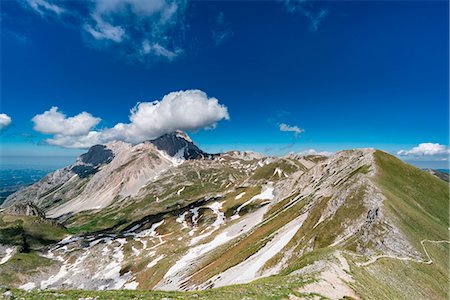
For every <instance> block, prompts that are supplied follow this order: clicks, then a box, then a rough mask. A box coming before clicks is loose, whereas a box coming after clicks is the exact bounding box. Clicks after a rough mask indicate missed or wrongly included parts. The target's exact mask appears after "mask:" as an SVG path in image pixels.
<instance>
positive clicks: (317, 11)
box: [284, 0, 328, 31]
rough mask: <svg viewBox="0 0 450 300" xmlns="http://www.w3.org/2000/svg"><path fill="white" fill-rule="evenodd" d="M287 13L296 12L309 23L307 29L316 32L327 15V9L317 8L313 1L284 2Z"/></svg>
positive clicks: (296, 0) (292, 0)
mask: <svg viewBox="0 0 450 300" xmlns="http://www.w3.org/2000/svg"><path fill="white" fill-rule="evenodd" d="M284 4H285V7H286V9H287V11H288V12H290V13H294V12H298V13H300V14H301V15H303V16H304V17H305V18H307V19H308V20H309V21H310V26H309V29H310V30H311V31H317V30H318V29H319V27H320V24H321V22H322V20H323V19H324V18H325V17H326V16H327V15H328V9H324V8H317V7H315V5H314V4H313V1H307V0H300V1H298V0H284Z"/></svg>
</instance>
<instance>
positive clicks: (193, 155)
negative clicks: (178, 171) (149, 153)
mask: <svg viewBox="0 0 450 300" xmlns="http://www.w3.org/2000/svg"><path fill="white" fill-rule="evenodd" d="M150 143H152V144H153V145H155V146H156V148H158V149H159V150H161V151H165V152H166V153H167V154H169V155H170V156H174V157H179V158H183V159H198V158H213V157H214V155H213V154H208V153H206V152H204V151H202V150H201V149H200V148H198V147H197V145H195V144H194V143H193V142H192V140H191V139H190V137H189V136H188V135H187V134H186V133H185V132H182V131H175V132H172V133H168V134H165V135H163V136H160V137H159V138H157V139H154V140H151V141H150Z"/></svg>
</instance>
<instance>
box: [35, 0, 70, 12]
mask: <svg viewBox="0 0 450 300" xmlns="http://www.w3.org/2000/svg"><path fill="white" fill-rule="evenodd" d="M26 3H27V4H28V5H29V6H30V7H31V8H32V9H33V10H35V11H36V12H38V13H39V14H41V15H44V14H45V13H46V12H51V13H54V14H57V15H60V14H62V13H64V12H66V10H65V9H64V8H62V7H60V6H58V5H56V4H53V3H50V2H48V1H46V0H26Z"/></svg>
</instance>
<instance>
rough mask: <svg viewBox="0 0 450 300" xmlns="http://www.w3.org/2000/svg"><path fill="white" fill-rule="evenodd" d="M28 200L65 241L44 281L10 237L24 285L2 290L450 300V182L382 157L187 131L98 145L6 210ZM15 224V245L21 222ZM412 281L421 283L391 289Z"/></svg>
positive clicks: (48, 252)
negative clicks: (304, 152)
mask: <svg viewBox="0 0 450 300" xmlns="http://www.w3.org/2000/svg"><path fill="white" fill-rule="evenodd" d="M77 166H78V167H77ZM80 166H81V167H80ZM74 168H75V170H74ZM80 170H82V171H81V172H80ZM77 172H78V173H77ZM24 201H33V202H34V203H35V204H36V205H37V206H39V207H41V208H42V209H44V210H45V211H46V214H47V216H48V217H52V218H57V219H58V220H59V221H60V222H62V223H63V224H64V226H65V227H64V229H63V230H64V232H63V233H61V231H60V230H61V229H58V231H57V232H58V234H57V235H56V234H55V236H57V237H61V235H62V236H65V238H64V239H62V238H59V241H54V242H53V241H51V242H42V243H34V244H33V246H32V247H31V251H30V253H31V254H30V253H29V254H27V255H32V259H33V262H34V263H35V269H34V270H33V269H32V268H31V269H30V270H28V271H26V272H22V273H20V274H18V273H17V272H14V271H12V270H17V266H16V265H15V264H17V261H16V260H15V256H14V255H11V253H17V254H16V255H23V253H19V250H18V248H17V246H16V245H14V244H8V242H7V239H6V238H4V239H1V243H2V244H3V248H4V249H5V251H4V254H3V259H2V262H3V263H2V264H1V265H0V271H3V272H4V273H5V274H8V278H15V280H10V281H8V280H7V279H6V278H4V277H2V276H0V281H1V282H3V283H4V284H5V283H6V284H9V285H11V286H15V287H20V288H21V289H26V290H30V289H35V288H40V289H59V290H70V289H80V288H81V289H88V290H105V289H107V290H109V289H139V290H149V289H156V290H167V291H171V290H176V291H180V290H205V289H210V288H219V289H212V290H211V292H208V294H202V293H200V294H199V295H200V296H201V295H206V296H205V297H206V298H215V297H218V298H219V299H220V298H221V297H219V295H224V294H222V292H223V291H224V290H221V289H220V287H223V286H229V285H231V286H232V287H230V288H231V289H235V291H239V286H235V284H245V285H246V286H248V289H249V290H251V289H252V287H255V286H258V284H259V283H258V282H262V283H264V284H266V285H267V284H269V285H270V284H272V283H274V282H275V281H276V280H278V282H279V283H282V282H283V283H289V284H288V286H286V288H285V289H283V292H282V293H284V294H283V295H284V297H286V298H287V297H288V296H289V297H291V298H293V297H307V296H308V295H311V294H314V295H317V294H319V295H323V296H326V297H328V298H331V299H340V298H342V297H344V296H348V297H352V298H355V299H357V298H359V297H363V298H373V299H377V298H378V299H379V298H405V299H408V298H409V299H410V298H411V297H415V298H421V297H422V296H424V295H427V298H432V299H444V298H446V296H448V291H447V286H448V275H447V272H446V270H447V269H446V268H447V267H448V260H447V259H445V258H446V257H447V258H448V228H449V220H448V215H447V213H446V212H448V208H449V203H448V186H447V184H446V183H445V182H443V181H441V180H439V179H437V178H435V177H434V176H432V175H430V174H428V173H427V172H425V171H421V170H419V169H416V168H414V167H412V166H409V165H407V164H405V163H403V162H401V161H399V160H398V159H396V158H394V157H392V156H390V155H388V154H386V153H384V152H381V151H377V150H374V149H356V150H349V151H341V152H338V153H336V154H335V155H333V156H331V157H323V156H298V155H289V156H286V157H266V156H263V155H261V154H257V153H253V152H238V151H232V152H227V153H222V154H219V155H209V154H206V153H205V152H203V151H201V150H200V149H199V148H198V147H197V146H195V145H194V144H193V143H192V141H191V140H190V139H189V137H187V136H186V135H185V134H184V133H180V132H176V133H173V134H171V135H166V136H163V137H161V138H160V139H157V140H154V141H150V142H145V143H142V144H138V145H134V146H133V145H129V144H125V143H111V144H108V145H105V146H95V148H91V149H90V150H89V151H88V152H87V154H85V155H83V156H81V157H80V159H79V160H78V161H77V163H76V164H75V165H73V166H69V167H67V168H64V169H62V170H58V171H56V172H55V173H52V174H49V175H48V176H47V177H45V178H44V179H43V180H41V181H40V182H38V183H36V184H35V185H32V186H30V187H28V188H26V189H24V190H22V191H19V192H17V193H16V194H13V195H11V196H10V197H9V198H8V199H7V201H6V202H5V204H4V206H5V207H8V206H9V205H12V204H14V203H22V202H24ZM2 215H3V217H2V218H3V219H2V222H1V224H2V225H1V226H0V227H1V228H0V229H1V234H2V235H5V234H7V233H8V232H9V231H8V230H9V229H8V228H11V226H13V225H11V224H12V223H14V222H16V221H14V216H12V215H11V214H8V213H3V214H2ZM0 216H1V215H0ZM22 221H23V220H22ZM11 222H12V223H11ZM23 222H24V221H23ZM46 226H47V225H46ZM55 226H56V225H55ZM61 228H63V227H61ZM27 230H29V229H27V228H24V231H25V233H26V232H27ZM52 230H56V229H51V230H50V231H52ZM427 241H428V242H427ZM11 249H12V250H11ZM0 250H1V249H0ZM6 250H8V251H9V252H8V251H6ZM1 253H2V252H1V251H0V257H1V255H2V254H1ZM8 253H9V254H8ZM0 273H1V272H0ZM402 274H412V275H411V276H415V277H414V278H415V279H417V280H420V282H421V283H420V284H418V285H417V286H413V285H408V286H405V285H401V284H400V285H395V286H391V285H389V281H390V280H394V279H396V278H398V277H399V276H400V278H401V277H402V276H403V277H405V276H406V275H402ZM423 274H429V275H427V276H428V277H427V276H425V277H424V275H423ZM268 276H273V277H268ZM264 278H267V279H264ZM270 278H272V279H270ZM436 278H438V279H436ZM255 280H256V281H255ZM264 280H265V281H264ZM405 280H406V279H405ZM8 282H9V283H8ZM275 285H276V284H275ZM424 286H425V287H426V288H427V289H426V290H425V289H424ZM272 289H273V290H272V292H273V293H274V295H275V294H276V295H279V294H277V293H278V292H277V291H279V290H278V288H277V287H275V286H273V287H272ZM257 290H259V289H257ZM262 290H264V289H262ZM266 292H267V293H266ZM270 293H271V291H264V292H263V294H262V295H261V294H257V295H259V296H257V298H258V297H259V298H266V297H267V298H270V297H269V296H268V295H269V294H270ZM244 294H245V293H244ZM244 294H242V295H244ZM186 295H189V294H186ZM236 295H237V294H234V296H236ZM245 295H246V294H245ZM255 295H256V294H255ZM255 295H254V296H255ZM399 295H401V296H400V297H399ZM234 296H233V293H231V294H227V296H226V298H235V297H234ZM273 297H275V298H277V299H278V296H273ZM273 297H272V298H273ZM236 298H239V297H236ZM241 298H242V297H241ZM280 298H282V297H281V296H280Z"/></svg>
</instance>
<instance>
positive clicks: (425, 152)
mask: <svg viewBox="0 0 450 300" xmlns="http://www.w3.org/2000/svg"><path fill="white" fill-rule="evenodd" d="M449 154H450V149H449V148H448V147H447V146H444V145H441V144H438V143H421V144H419V145H418V146H416V147H413V148H412V149H410V150H400V151H398V152H397V155H399V156H405V157H411V158H418V157H428V158H430V157H435V158H439V157H440V158H447V157H448V155H449Z"/></svg>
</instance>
